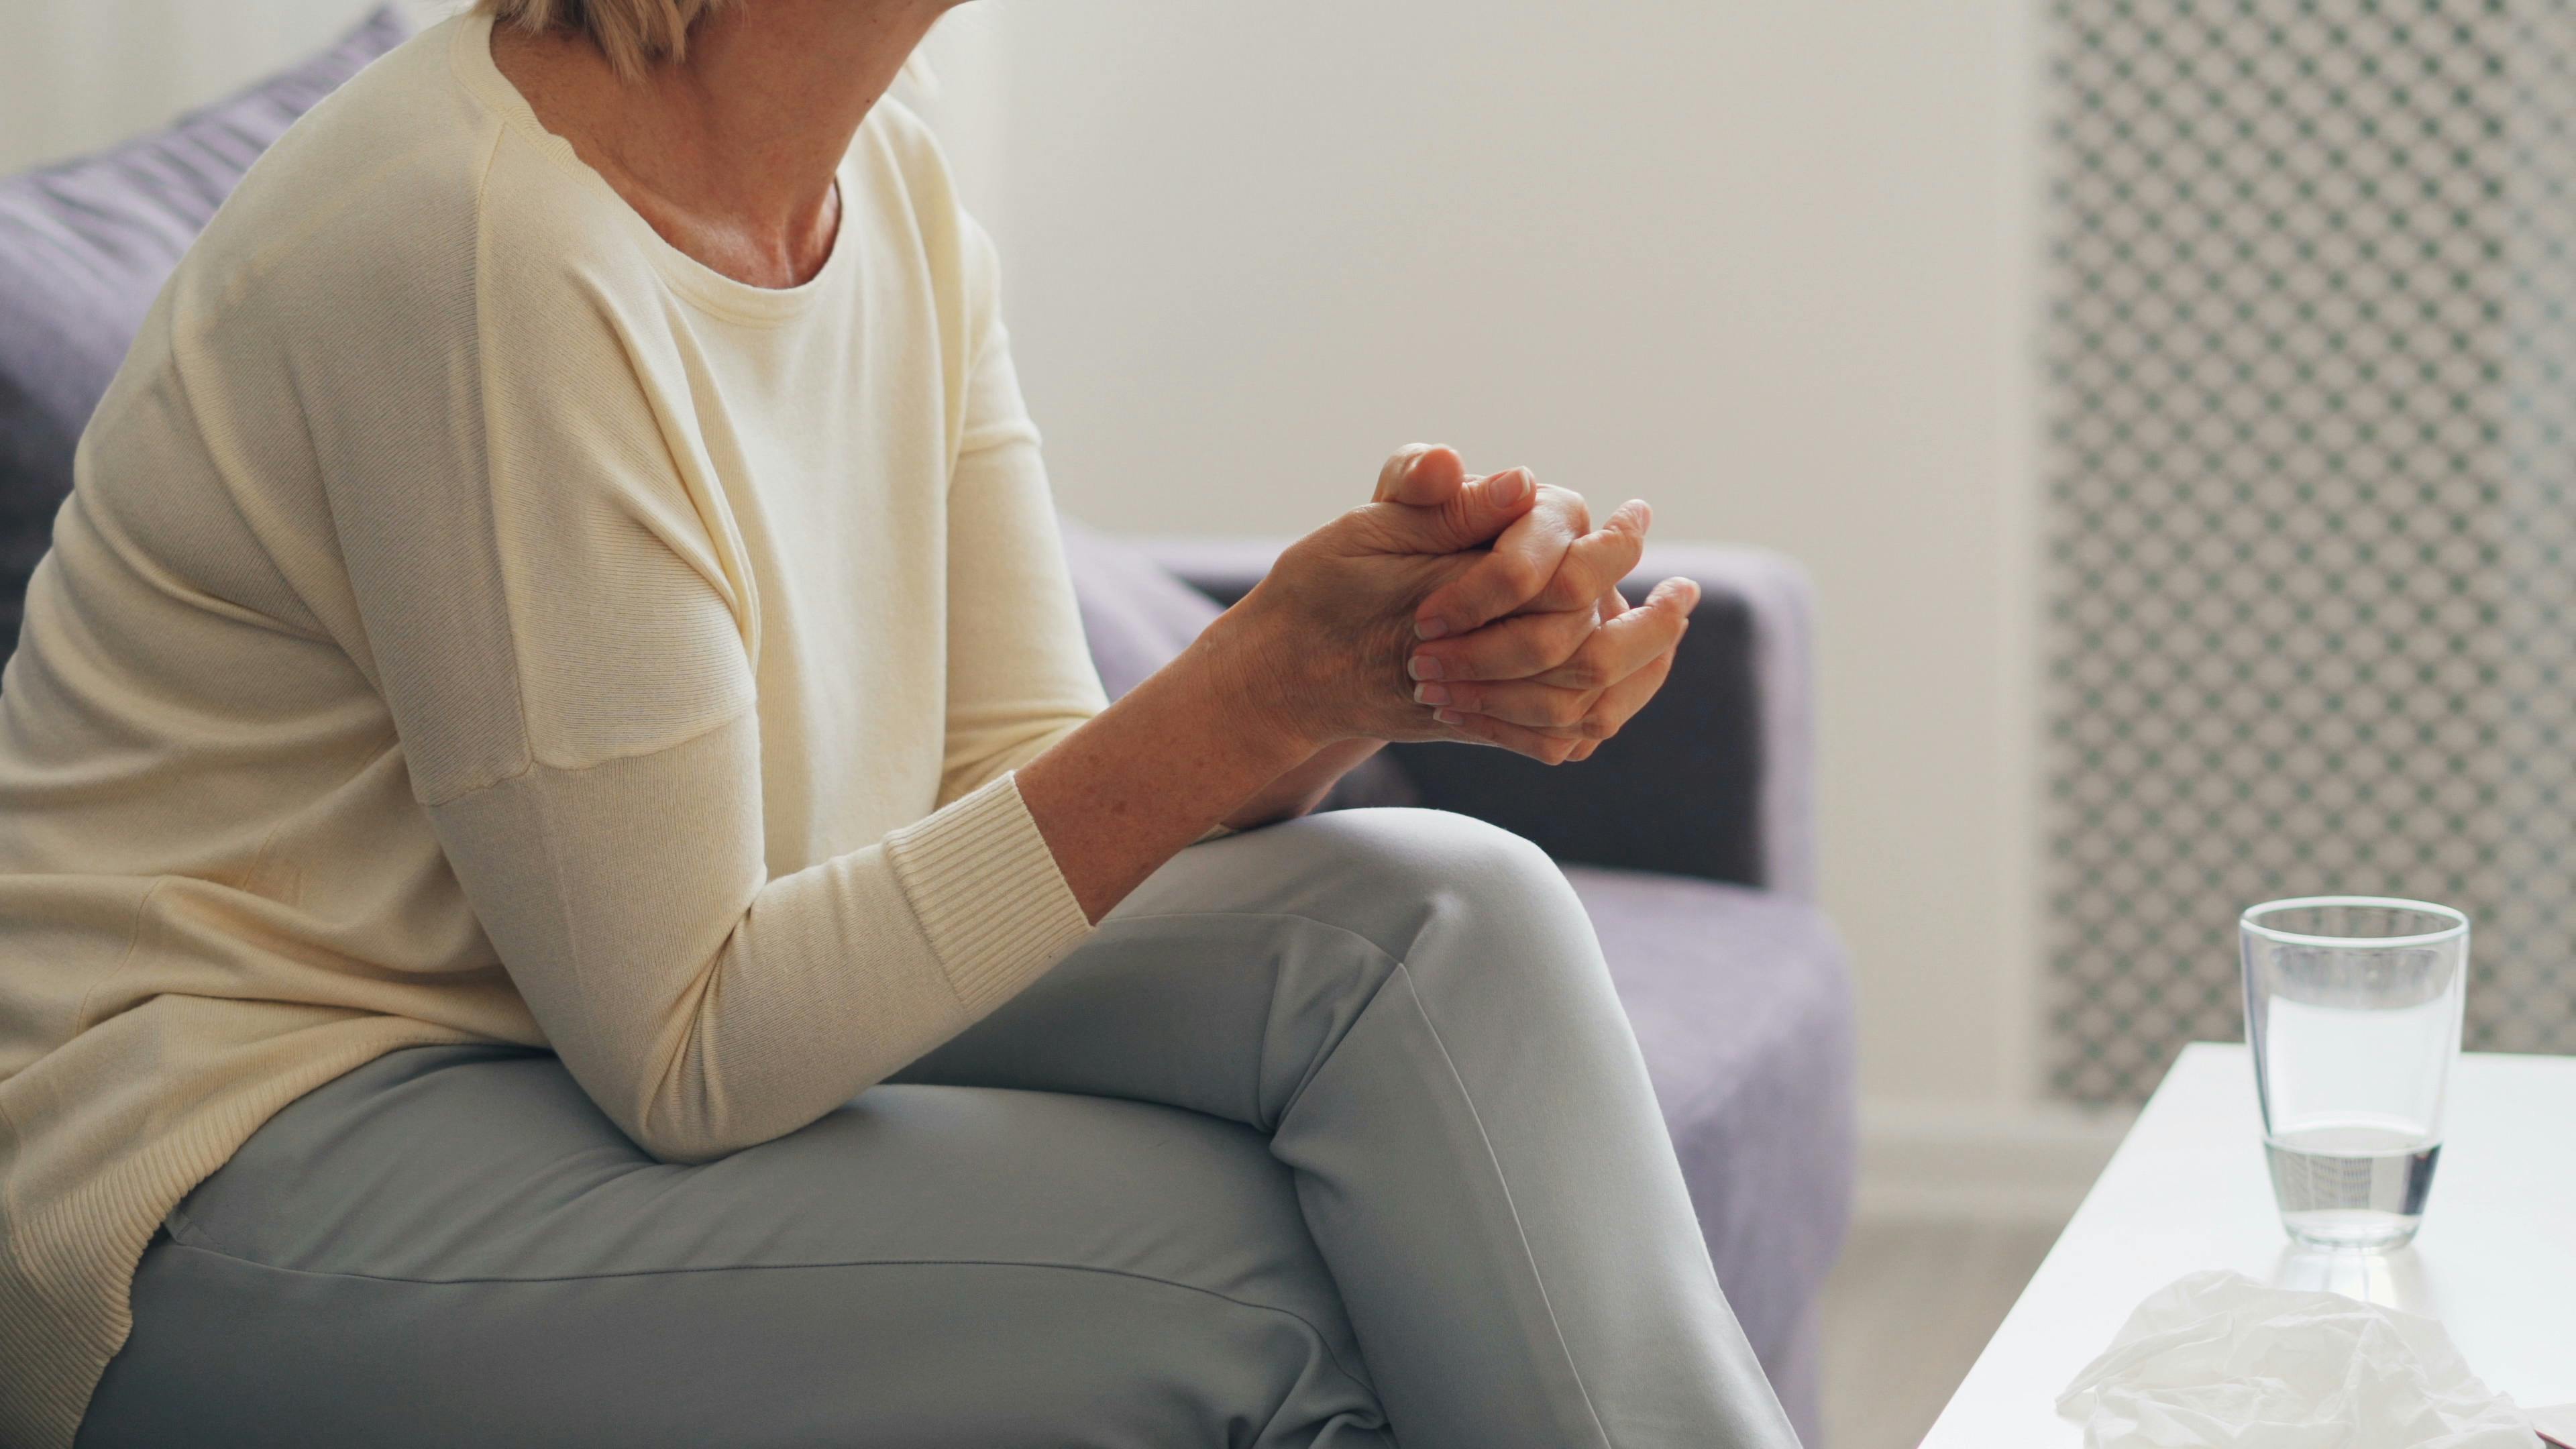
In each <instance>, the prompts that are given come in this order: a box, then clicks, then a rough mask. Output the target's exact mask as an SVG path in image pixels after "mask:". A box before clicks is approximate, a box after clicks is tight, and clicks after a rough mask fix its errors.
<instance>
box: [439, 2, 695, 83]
mask: <svg viewBox="0 0 2576 1449" xmlns="http://www.w3.org/2000/svg"><path fill="white" fill-rule="evenodd" d="M727 3H729V0H475V3H474V8H475V9H477V10H481V11H484V12H486V13H488V14H489V15H491V17H492V18H493V20H494V21H495V22H497V23H499V24H503V25H516V26H519V27H520V28H522V29H525V30H577V31H579V32H581V33H582V34H584V35H587V36H589V37H590V39H591V42H592V43H593V44H595V45H597V46H598V47H599V48H600V50H601V51H602V52H604V53H605V54H606V55H607V56H608V63H609V64H610V65H611V66H614V67H616V70H617V73H618V74H619V75H621V76H624V77H625V78H626V79H628V80H633V79H635V78H636V77H638V76H641V75H642V74H644V72H645V71H646V70H648V69H650V68H651V67H652V66H654V65H656V64H658V63H660V62H662V61H666V60H677V59H679V58H680V56H681V54H682V53H683V52H685V51H686V50H687V49H688V45H689V31H690V29H691V28H692V27H693V26H695V25H696V24H697V23H698V22H699V21H700V20H702V19H704V18H705V17H706V16H707V15H708V13H709V12H711V11H715V10H720V9H722V8H723V7H724V6H725V5H726V4H727Z"/></svg>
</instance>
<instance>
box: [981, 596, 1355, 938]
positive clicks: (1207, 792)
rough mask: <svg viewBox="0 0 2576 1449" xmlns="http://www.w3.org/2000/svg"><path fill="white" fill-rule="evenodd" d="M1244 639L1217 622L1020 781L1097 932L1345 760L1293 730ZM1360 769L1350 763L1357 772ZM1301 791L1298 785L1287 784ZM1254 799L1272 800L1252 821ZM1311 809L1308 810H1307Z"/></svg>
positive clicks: (1341, 751)
mask: <svg viewBox="0 0 2576 1449" xmlns="http://www.w3.org/2000/svg"><path fill="white" fill-rule="evenodd" d="M1253 652H1254V651H1253V649H1252V647H1251V646H1250V645H1249V643H1248V642H1247V641H1246V640H1245V639H1243V638H1242V637H1241V635H1240V631H1239V630H1238V629H1236V628H1233V627H1230V626H1229V625H1228V623H1227V621H1223V620H1220V621H1219V623H1218V624H1217V625H1216V626H1214V627H1212V628H1211V629H1210V630H1209V631H1208V633H1207V634H1205V635H1202V636H1201V637H1200V639H1199V641H1198V642H1197V643H1195V644H1193V645H1191V646H1190V648H1189V649H1188V650H1186V651H1184V652H1183V653H1182V655H1181V657H1180V658H1178V659H1175V660H1173V661H1172V662H1171V663H1170V664H1168V665H1166V666H1164V667H1163V668H1162V669H1161V670H1159V671H1158V672H1156V673H1155V674H1154V675H1153V676H1152V677H1151V678H1148V679H1147V680H1145V682H1144V683H1142V684H1139V685H1137V686H1136V687H1135V688H1134V689H1133V690H1130V691H1129V692H1128V693H1127V694H1126V695H1125V696H1124V697H1122V698H1121V699H1119V700H1118V702H1117V703H1115V704H1112V705H1111V706H1110V707H1109V708H1108V709H1107V710H1105V711H1103V712H1102V713H1101V714H1099V715H1098V716H1097V717H1095V718H1093V719H1091V720H1089V721H1087V722H1086V723H1084V724H1083V725H1082V727H1081V728H1079V729H1077V730H1075V731H1074V732H1073V733H1071V734H1069V735H1067V736H1065V737H1064V738H1063V739H1061V740H1059V741H1057V742H1056V744H1055V745H1054V746H1053V747H1052V748H1050V749H1049V750H1048V751H1047V752H1046V753H1045V754H1042V755H1040V756H1038V757H1037V758H1036V759H1034V760H1032V761H1030V762H1029V763H1028V764H1026V765H1024V766H1022V767H1021V768H1020V771H1019V776H1018V783H1019V789H1020V798H1021V801H1022V802H1023V803H1024V804H1025V805H1026V806H1027V807H1028V812H1029V815H1030V817H1031V818H1032V819H1033V820H1035V821H1036V822H1037V827H1038V833H1039V834H1040V835H1042V836H1044V837H1045V839H1046V843H1047V849H1048V850H1049V851H1051V852H1052V853H1053V854H1054V856H1055V861H1056V867H1057V869H1059V870H1061V871H1062V872H1063V873H1064V878H1065V883H1066V884H1067V885H1068V886H1070V887H1072V889H1073V895H1074V899H1075V900H1076V901H1077V902H1079V903H1080V904H1081V906H1082V911H1083V914H1084V915H1086V916H1088V917H1090V918H1091V919H1092V920H1093V921H1095V922H1097V921H1098V920H1099V919H1100V918H1101V917H1102V916H1104V915H1107V914H1108V913H1109V911H1110V910H1111V908H1113V907H1115V906H1116V905H1117V904H1118V903H1119V902H1120V901H1122V900H1125V899H1126V898H1127V893H1128V892H1130V891H1132V890H1134V889H1135V888H1136V887H1137V886H1139V885H1141V884H1143V883H1144V880H1145V878H1146V877H1147V876H1149V875H1152V874H1153V873H1154V872H1155V871H1156V870H1158V869H1160V868H1161V867H1162V865H1163V863H1164V862H1165V861H1168V860H1170V859H1171V858H1172V857H1173V856H1175V855H1177V854H1179V853H1180V852H1181V850H1182V849H1183V848H1184V847H1186V846H1188V845H1189V844H1190V843H1191V842H1193V841H1195V840H1197V839H1199V838H1200V837H1201V836H1204V835H1205V834H1207V832H1208V830H1209V828H1210V827H1211V826H1215V825H1218V824H1221V823H1222V824H1233V823H1235V822H1236V821H1237V820H1248V821H1250V823H1256V824H1257V823H1260V822H1261V820H1269V819H1276V818H1279V816H1280V815H1283V814H1286V813H1289V811H1288V810H1287V809H1286V808H1285V806H1284V804H1283V803H1282V802H1284V801H1285V800H1286V798H1287V796H1288V794H1289V793H1290V789H1291V788H1293V789H1295V790H1304V789H1307V788H1311V789H1312V792H1313V794H1314V795H1315V796H1317V797H1320V796H1321V795H1322V793H1323V790H1324V788H1325V787H1329V786H1330V784H1331V783H1332V780H1333V779H1335V778H1338V777H1339V776H1340V773H1341V771H1342V770H1344V769H1348V768H1349V764H1343V765H1342V766H1340V767H1339V768H1338V769H1333V770H1332V773H1331V775H1330V776H1328V777H1325V778H1324V779H1323V784H1322V785H1320V786H1317V785H1313V784H1312V780H1313V777H1314V776H1316V775H1317V774H1319V773H1320V772H1321V770H1322V769H1323V768H1325V767H1324V766H1323V765H1321V764H1319V763H1318V762H1320V761H1323V760H1326V759H1327V758H1337V757H1340V756H1343V755H1346V754H1348V750H1347V748H1346V744H1347V742H1337V743H1333V744H1321V743H1319V742H1318V741H1316V740H1314V739H1311V738H1307V737H1304V736H1302V735H1300V734H1299V733H1297V732H1296V731H1295V730H1294V729H1293V728H1292V727H1291V726H1290V725H1289V723H1288V714H1289V712H1288V711H1286V710H1284V709H1281V708H1279V707H1277V705H1276V703H1275V702H1274V701H1272V700H1271V699H1269V698H1268V697H1267V696H1268V695H1269V694H1271V693H1272V692H1273V691H1272V690H1270V689H1268V688H1266V687H1265V685H1264V679H1263V676H1264V670H1263V668H1262V666H1261V663H1260V661H1259V660H1258V659H1256V658H1254V657H1252V655H1253ZM1358 758H1365V754H1362V755H1361V756H1358V757H1355V758H1353V759H1352V760H1351V761H1350V763H1357V759H1358ZM1291 780H1295V781H1297V782H1298V783H1297V785H1296V786H1294V787H1289V786H1287V784H1286V782H1288V781H1291ZM1256 801H1267V802H1271V803H1270V804H1268V805H1267V806H1266V807H1265V808H1266V811H1267V813H1262V814H1260V818H1259V819H1257V820H1256V819H1253V818H1252V817H1253V816H1254V815H1255V814H1256V812H1255V811H1254V810H1253V809H1252V808H1251V806H1252V805H1253V803H1254V802H1256ZM1307 803H1311V801H1309V802H1307Z"/></svg>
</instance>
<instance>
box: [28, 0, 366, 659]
mask: <svg viewBox="0 0 2576 1449" xmlns="http://www.w3.org/2000/svg"><path fill="white" fill-rule="evenodd" d="M410 29H411V27H410V25H409V23H408V22H407V21H405V20H404V19H403V17H402V15H401V13H400V12H399V11H397V10H395V9H393V8H392V7H390V6H388V7H385V8H383V9H379V10H377V11H376V12H375V13H374V14H372V15H369V16H368V17H367V18H366V19H365V20H364V21H362V22H360V24H359V25H358V27H357V28H356V29H354V30H352V31H350V32H349V33H348V34H347V35H345V36H343V37H341V38H340V40H339V41H338V42H336V43H335V44H333V45H332V46H331V48H330V49H328V50H325V51H323V52H322V53H320V54H319V55H316V56H314V57H313V58H311V59H310V60H307V61H305V62H303V63H302V64H300V65H298V66H296V67H295V68H294V69H293V70H290V71H287V72H286V73H284V74H282V75H279V76H276V77H274V78H272V79H270V80H267V81H264V82H262V83H261V84H259V85H257V86H254V87H252V88H251V89H249V90H246V91H243V92H241V93H240V94H238V95H235V96H232V97H230V98H228V99H226V100H222V101H218V102H216V103H215V104H213V105H211V106H208V107H206V108H205V109H203V110H200V111H196V112H192V113H191V114H189V115H187V116H184V117H182V118H181V119H180V120H178V121H177V122H176V123H174V124H173V125H171V126H170V127H169V128H168V129H167V130H163V131H158V132H155V133H153V134H151V135H149V136H145V137H142V138H140V139H138V140H135V141H130V142H128V143H126V144H125V145H122V146H119V147H117V148H116V149H114V150H112V151H103V152H100V153H99V154H97V155H95V156H86V157H82V158H80V159H78V160H74V161H67V162H63V163H61V164H60V165H55V166H49V167H46V168H44V169H42V170H39V171H31V172H28V173H26V174H24V175H20V176H12V177H8V178H5V179H0V643H5V642H14V641H15V640H16V638H17V634H18V612H19V607H20V603H21V595H22V594H23V593H24V592H25V591H26V587H27V575H28V574H29V572H30V571H32V570H33V569H34V568H35V566H36V560H37V559H38V558H40V557H42V556H43V554H44V551H45V547H46V545H47V544H48V543H49V542H50V541H51V539H52V536H53V521H54V512H55V510H56V509H57V508H58V507H60V506H61V504H62V500H63V495H64V494H66V493H68V492H70V491H71V486H72V450H73V446H74V444H75V443H77V442H78V440H79V438H80V433H81V429H82V428H83V427H85V426H86V425H87V424H88V422H89V415H90V412H91V410H92V409H94V408H95V407H97V406H98V400H99V397H100V395H101V394H103V393H105V392H106V391H107V384H108V380H109V379H110V378H112V377H114V376H115V375H116V368H117V365H118V364H119V363H121V362H122V361H124V359H125V349H126V346H127V345H128V344H129V343H131V342H132V341H133V339H134V333H135V331H136V329H137V328H139V327H140V326H141V325H142V322H143V315H144V313H145V312H147V311H149V310H150V309H151V306H152V299H153V298H154V297H156V296H158V295H160V291H161V284H162V283H163V282H165V281H167V280H169V276H170V271H171V269H172V268H174V267H176V266H177V265H178V264H179V257H180V255H181V254H182V253H183V252H185V251H187V249H188V244H189V243H190V242H192V241H194V240H196V236H197V232H198V231H199V229H201V228H202V227H204V226H205V224H206V221H207V219H208V218H209V217H212V216H213V215H214V214H215V208H216V207H218V206H220V205H222V204H223V200H224V198H225V197H226V196H229V195H231V194H232V189H233V186H234V185H235V183H237V182H239V181H240V180H241V178H242V173H243V172H245V171H248V170H249V169H250V164H251V163H252V162H253V161H256V160H258V159H259V155H260V153H261V152H263V151H265V150H267V149H268V147H269V144H270V143H271V142H273V141H275V140H276V139H277V138H278V136H279V135H280V134H282V133H283V132H284V131H285V130H286V128H287V127H288V126H291V125H293V124H294V123H295V120H296V118H297V117H299V116H301V115H303V114H304V113H305V112H306V111H307V110H310V109H311V108H312V106H313V104H314V103H315V102H316V101H319V100H321V99H322V98H323V97H324V96H326V95H329V94H330V93H331V92H332V90H334V89H335V88H337V87H338V86H339V85H340V83H341V82H343V81H345V80H347V79H348V78H349V77H350V76H353V75H355V74H357V73H358V71H359V69H360V68H361V67H363V66H365V65H366V63H367V62H368V61H371V60H373V59H375V58H376V57H377V56H379V55H382V54H384V53H385V52H386V51H388V50H391V49H392V48H393V47H394V46H395V45H397V44H399V43H400V42H401V41H402V39H403V38H404V37H405V36H406V35H408V34H409V33H410Z"/></svg>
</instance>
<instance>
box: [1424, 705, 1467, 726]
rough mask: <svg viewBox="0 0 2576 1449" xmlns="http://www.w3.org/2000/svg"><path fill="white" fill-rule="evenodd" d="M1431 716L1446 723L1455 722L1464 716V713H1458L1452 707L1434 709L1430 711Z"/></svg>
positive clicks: (1451, 723)
mask: <svg viewBox="0 0 2576 1449" xmlns="http://www.w3.org/2000/svg"><path fill="white" fill-rule="evenodd" d="M1431 717H1432V718H1433V719H1436V720H1438V721H1440V722H1441V723H1442V724H1448V725H1453V724H1456V723H1458V722H1459V721H1460V720H1463V719H1465V718H1466V716H1465V715H1463V714H1460V713H1459V712H1458V711H1456V710H1454V709H1435V710H1433V711H1432V712H1431Z"/></svg>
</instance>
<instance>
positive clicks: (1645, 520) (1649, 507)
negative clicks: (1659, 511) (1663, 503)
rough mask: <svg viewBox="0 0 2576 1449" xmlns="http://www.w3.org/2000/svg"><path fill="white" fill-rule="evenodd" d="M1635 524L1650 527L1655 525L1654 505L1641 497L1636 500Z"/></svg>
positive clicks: (1640, 526)
mask: <svg viewBox="0 0 2576 1449" xmlns="http://www.w3.org/2000/svg"><path fill="white" fill-rule="evenodd" d="M1637 526H1638V527H1639V528H1652V527H1654V526H1655V505H1653V504H1651V503H1648V502H1647V501H1646V500H1645V499H1643V498H1640V499H1638V500H1637Z"/></svg>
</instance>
